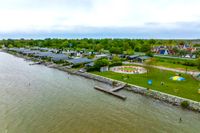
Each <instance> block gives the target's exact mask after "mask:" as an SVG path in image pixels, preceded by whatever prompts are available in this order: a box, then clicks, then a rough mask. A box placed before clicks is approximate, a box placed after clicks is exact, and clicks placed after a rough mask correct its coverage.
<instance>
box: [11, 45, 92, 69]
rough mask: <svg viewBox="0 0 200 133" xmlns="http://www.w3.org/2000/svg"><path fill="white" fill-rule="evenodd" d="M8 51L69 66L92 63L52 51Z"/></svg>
mask: <svg viewBox="0 0 200 133" xmlns="http://www.w3.org/2000/svg"><path fill="white" fill-rule="evenodd" d="M9 50H10V51H15V52H17V53H20V54H23V55H29V56H33V57H36V58H39V59H44V58H48V59H50V60H51V61H53V62H58V61H65V62H68V63H70V64H71V65H78V64H87V63H90V62H93V60H91V59H88V58H84V57H77V58H72V57H71V56H68V55H67V54H63V53H54V52H52V51H41V50H31V49H26V48H10V49H9Z"/></svg>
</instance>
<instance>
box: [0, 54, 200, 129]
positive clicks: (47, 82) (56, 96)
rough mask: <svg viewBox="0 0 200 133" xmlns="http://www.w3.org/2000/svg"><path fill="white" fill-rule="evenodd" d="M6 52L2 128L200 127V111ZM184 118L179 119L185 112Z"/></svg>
mask: <svg viewBox="0 0 200 133" xmlns="http://www.w3.org/2000/svg"><path fill="white" fill-rule="evenodd" d="M29 64H30V62H26V61H24V60H23V59H21V58H17V57H14V56H12V55H9V54H6V53H2V52H0V133H133V132H137V133H144V132H145V133H199V132H200V114H198V113H194V112H191V111H185V110H182V109H180V108H177V107H174V106H171V105H168V104H165V103H160V102H159V101H155V100H152V99H150V98H146V97H143V96H141V95H138V94H134V93H131V92H128V91H125V90H124V91H121V92H120V93H121V94H123V95H126V96H127V97H128V99H127V100H126V101H122V100H120V99H117V98H115V97H112V96H110V95H107V94H104V93H102V92H99V91H96V90H95V89H93V87H94V86H95V85H100V86H105V85H103V84H101V83H99V82H96V81H92V80H88V79H85V78H82V77H78V76H72V75H69V74H66V73H64V72H61V71H58V70H55V69H51V68H47V67H44V66H36V65H35V66H30V65H29ZM180 117H182V120H183V121H182V122H181V123H179V118H180Z"/></svg>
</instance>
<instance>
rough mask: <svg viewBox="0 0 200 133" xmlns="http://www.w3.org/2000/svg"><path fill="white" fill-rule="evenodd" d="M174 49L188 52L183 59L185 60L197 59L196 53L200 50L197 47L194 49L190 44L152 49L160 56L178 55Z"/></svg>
mask: <svg viewBox="0 0 200 133" xmlns="http://www.w3.org/2000/svg"><path fill="white" fill-rule="evenodd" d="M174 49H177V50H179V51H181V50H182V51H186V54H183V55H182V57H185V58H196V54H195V52H196V51H197V50H198V48H196V47H192V46H190V45H188V44H184V45H177V46H155V47H153V48H152V52H153V53H155V54H158V55H172V56H173V55H178V54H179V53H176V52H177V51H175V50H174Z"/></svg>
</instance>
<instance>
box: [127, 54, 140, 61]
mask: <svg viewBox="0 0 200 133" xmlns="http://www.w3.org/2000/svg"><path fill="white" fill-rule="evenodd" d="M137 57H139V55H131V56H128V57H127V59H128V60H132V61H134V60H137Z"/></svg>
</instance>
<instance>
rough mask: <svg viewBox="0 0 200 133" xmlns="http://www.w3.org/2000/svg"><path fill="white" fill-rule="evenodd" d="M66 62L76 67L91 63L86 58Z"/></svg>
mask: <svg viewBox="0 0 200 133" xmlns="http://www.w3.org/2000/svg"><path fill="white" fill-rule="evenodd" d="M68 62H70V63H72V64H73V65H77V64H86V63H90V62H92V60H91V59H88V58H76V59H71V60H68Z"/></svg>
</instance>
